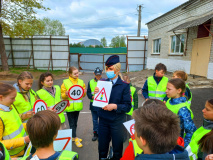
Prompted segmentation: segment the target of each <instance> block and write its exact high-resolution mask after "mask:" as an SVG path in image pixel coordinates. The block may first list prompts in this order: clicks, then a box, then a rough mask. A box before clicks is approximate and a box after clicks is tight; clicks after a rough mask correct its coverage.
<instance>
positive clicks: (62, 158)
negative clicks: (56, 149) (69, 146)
mask: <svg viewBox="0 0 213 160" xmlns="http://www.w3.org/2000/svg"><path fill="white" fill-rule="evenodd" d="M28 157H29V156H25V157H23V158H21V159H20V160H26V159H27V158H28ZM75 157H77V158H78V153H76V152H73V151H66V150H63V151H62V152H61V154H60V155H59V156H58V158H56V160H74V158H75Z"/></svg>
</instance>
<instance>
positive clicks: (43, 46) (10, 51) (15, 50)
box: [0, 36, 70, 70]
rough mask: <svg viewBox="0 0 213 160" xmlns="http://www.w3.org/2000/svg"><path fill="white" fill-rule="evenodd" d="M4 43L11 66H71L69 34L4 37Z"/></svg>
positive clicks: (65, 67) (57, 68) (62, 67)
mask: <svg viewBox="0 0 213 160" xmlns="http://www.w3.org/2000/svg"><path fill="white" fill-rule="evenodd" d="M4 43H5V50H6V54H7V57H8V65H9V66H10V67H29V68H36V69H44V70H47V69H48V70H49V69H51V70H66V69H67V68H68V67H69V61H70V59H69V36H32V37H31V38H25V39H21V38H10V37H4ZM0 65H1V62H0Z"/></svg>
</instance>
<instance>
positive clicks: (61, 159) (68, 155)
mask: <svg viewBox="0 0 213 160" xmlns="http://www.w3.org/2000/svg"><path fill="white" fill-rule="evenodd" d="M75 157H77V158H78V153H76V152H73V151H66V150H64V151H62V152H61V154H60V155H59V156H58V158H57V159H56V160H68V159H69V160H70V159H72V160H74V158H75Z"/></svg>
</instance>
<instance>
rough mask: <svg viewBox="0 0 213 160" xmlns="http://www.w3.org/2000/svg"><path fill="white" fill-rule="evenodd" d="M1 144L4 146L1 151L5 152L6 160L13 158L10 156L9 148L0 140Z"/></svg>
mask: <svg viewBox="0 0 213 160" xmlns="http://www.w3.org/2000/svg"><path fill="white" fill-rule="evenodd" d="M0 146H1V148H2V150H1V152H2V153H3V155H4V157H5V160H11V158H10V154H9V152H8V150H7V149H6V148H5V146H4V144H3V143H1V142H0Z"/></svg>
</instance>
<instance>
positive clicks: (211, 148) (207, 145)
mask: <svg viewBox="0 0 213 160" xmlns="http://www.w3.org/2000/svg"><path fill="white" fill-rule="evenodd" d="M198 144H199V148H200V149H201V151H202V152H206V153H207V154H210V153H213V129H212V130H211V131H210V132H209V133H207V134H205V135H204V136H203V137H202V138H201V139H200V140H199V141H198Z"/></svg>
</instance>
